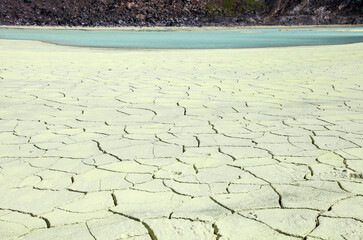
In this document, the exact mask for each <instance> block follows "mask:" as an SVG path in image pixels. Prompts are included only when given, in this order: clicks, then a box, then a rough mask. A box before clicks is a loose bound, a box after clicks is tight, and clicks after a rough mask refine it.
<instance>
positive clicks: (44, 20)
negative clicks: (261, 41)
mask: <svg viewBox="0 0 363 240" xmlns="http://www.w3.org/2000/svg"><path fill="white" fill-rule="evenodd" d="M362 23H363V0H82V1H80V0H0V25H40V26H43V25H47V26H236V25H242V26H243V25H320V24H362Z"/></svg>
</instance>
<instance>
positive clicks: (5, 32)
mask: <svg viewBox="0 0 363 240" xmlns="http://www.w3.org/2000/svg"><path fill="white" fill-rule="evenodd" d="M0 38H3V39H25V40H41V41H45V42H49V43H56V44H61V45H73V46H89V47H117V48H179V49H180V48H181V49H198V48H259V47H283V46H309V45H332V44H348V43H357V42H363V27H358V28H351V27H347V28H295V29H294V28H283V29H278V28H269V29H262V28H258V29H242V30H213V31H209V30H208V31H120V30H102V31H99V30H86V31H85V30H68V29H62V30H58V29H57V30H54V29H53V30H51V29H12V28H0Z"/></svg>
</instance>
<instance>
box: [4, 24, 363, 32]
mask: <svg viewBox="0 0 363 240" xmlns="http://www.w3.org/2000/svg"><path fill="white" fill-rule="evenodd" d="M339 27H344V28H363V24H357V25H351V24H349V25H344V24H340V25H339V24H333V25H292V26H284V25H274V26H271V25H265V26H201V27H192V26H191V27H189V26H185V27H164V26H163V27H159V26H150V27H146V26H140V27H135V26H120V27H114V26H112V27H107V26H100V27H89V26H87V27H82V26H75V27H73V26H20V25H0V29H47V30H83V31H109V30H115V31H211V30H222V29H228V30H239V29H289V28H298V29H300V28H301V29H305V28H339Z"/></svg>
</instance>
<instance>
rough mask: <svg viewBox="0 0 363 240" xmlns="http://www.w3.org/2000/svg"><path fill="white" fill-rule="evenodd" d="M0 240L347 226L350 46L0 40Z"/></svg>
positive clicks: (353, 136)
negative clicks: (198, 46) (98, 45)
mask: <svg viewBox="0 0 363 240" xmlns="http://www.w3.org/2000/svg"><path fill="white" fill-rule="evenodd" d="M0 43H1V44H0V52H1V60H0V143H1V144H0V238H1V239H77V240H78V239H97V240H103V239H241V238H242V237H243V239H308V240H314V239H361V238H362V236H363V230H362V229H363V215H362V213H363V211H362V210H363V209H362V208H363V207H362V206H363V190H362V181H363V175H362V172H363V161H362V160H363V148H362V146H363V108H362V105H363V88H362V85H363V82H362V75H363V72H362V69H363V64H362V62H363V61H362V59H363V44H353V45H344V46H343V45H342V46H320V47H294V48H264V49H240V50H236V49H235V50H187V51H185V50H184V51H178V50H163V51H157V50H155V51H150V50H137V51H132V50H104V49H88V48H75V47H63V46H55V45H50V44H45V43H39V42H31V41H11V40H1V41H0Z"/></svg>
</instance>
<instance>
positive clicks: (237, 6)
mask: <svg viewBox="0 0 363 240" xmlns="http://www.w3.org/2000/svg"><path fill="white" fill-rule="evenodd" d="M205 1H206V2H205V9H206V11H207V12H208V13H209V14H211V15H215V14H217V15H227V16H230V15H239V14H241V13H244V12H246V11H256V12H259V11H261V10H263V9H264V8H265V7H266V3H265V2H264V1H256V0H205Z"/></svg>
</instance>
